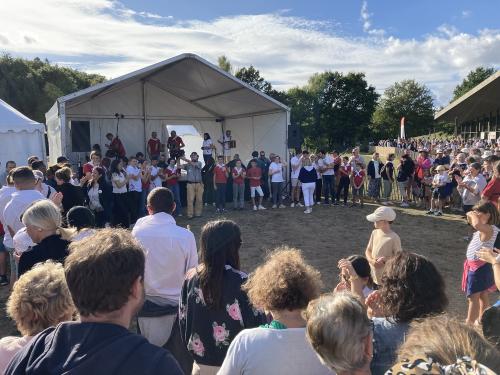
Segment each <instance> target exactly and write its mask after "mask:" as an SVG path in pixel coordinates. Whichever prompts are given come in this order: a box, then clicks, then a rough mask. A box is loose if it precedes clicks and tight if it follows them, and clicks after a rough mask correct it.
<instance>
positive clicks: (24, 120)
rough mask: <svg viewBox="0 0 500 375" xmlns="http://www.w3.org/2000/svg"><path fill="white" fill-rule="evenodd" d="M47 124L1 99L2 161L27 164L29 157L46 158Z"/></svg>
mask: <svg viewBox="0 0 500 375" xmlns="http://www.w3.org/2000/svg"><path fill="white" fill-rule="evenodd" d="M44 133H45V126H44V125H43V124H40V123H38V122H36V121H33V120H31V119H29V118H28V117H26V116H25V115H23V114H22V113H21V112H19V111H18V110H16V109H15V108H13V107H11V106H10V105H8V104H7V103H5V102H4V101H3V100H1V99H0V162H1V163H2V168H3V167H4V166H5V163H6V162H7V161H9V160H13V161H15V162H16V164H17V165H26V162H27V160H28V157H30V156H31V155H35V156H38V157H39V158H40V159H41V160H45V156H46V152H45V139H44Z"/></svg>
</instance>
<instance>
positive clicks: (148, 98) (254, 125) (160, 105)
mask: <svg viewBox="0 0 500 375" xmlns="http://www.w3.org/2000/svg"><path fill="white" fill-rule="evenodd" d="M115 114H120V115H121V114H123V119H121V120H120V122H119V126H118V134H119V137H120V139H121V140H122V142H123V144H124V146H125V149H126V151H127V155H132V154H135V153H136V152H138V151H141V152H144V151H145V145H146V142H147V140H148V139H149V137H150V135H151V132H153V131H156V132H157V133H158V135H159V136H160V137H161V140H162V142H163V143H166V137H167V126H170V127H175V128H176V129H178V128H179V126H181V125H188V126H189V127H190V128H191V129H192V128H193V127H194V128H196V130H197V131H198V132H199V133H200V134H203V133H205V132H207V133H209V134H210V135H211V137H212V139H214V141H215V140H216V139H219V138H220V137H221V134H222V132H223V131H225V130H226V129H229V130H231V132H232V136H233V139H234V140H236V149H235V150H233V151H232V152H233V155H234V153H239V154H240V155H241V158H242V159H243V160H247V159H249V158H250V154H251V152H252V151H253V150H265V151H266V152H267V154H269V153H270V152H274V153H278V154H280V155H281V156H282V157H285V158H286V153H287V130H288V124H289V108H288V107H286V106H285V105H283V104H281V103H280V102H278V101H276V100H274V99H273V98H271V97H269V96H267V95H265V94H263V93H261V92H259V91H258V90H256V89H254V88H253V87H251V86H249V85H247V84H246V83H244V82H242V81H240V80H238V79H237V78H235V77H234V76H232V75H230V74H228V73H226V72H225V71H223V70H221V69H220V68H218V67H217V66H215V65H213V64H211V63H209V62H208V61H206V60H204V59H202V58H200V57H199V56H197V55H193V54H183V55H179V56H176V57H173V58H171V59H168V60H165V61H162V62H160V63H157V64H154V65H151V66H148V67H146V68H143V69H140V70H137V71H135V72H132V73H129V74H126V75H124V76H121V77H118V78H115V79H112V80H110V81H106V82H104V83H101V84H98V85H95V86H92V87H89V88H87V89H85V90H81V91H78V92H76V93H73V94H69V95H66V96H63V97H61V98H59V99H58V100H57V101H56V103H55V104H54V106H53V107H52V108H51V109H50V110H49V112H47V113H46V119H47V127H48V139H49V154H50V159H51V162H55V159H56V158H57V157H58V156H60V155H65V156H67V157H68V158H69V159H70V160H71V161H72V162H76V161H78V160H82V161H83V158H84V155H85V154H88V152H89V151H90V149H91V146H92V145H94V144H99V145H100V146H101V148H102V150H103V152H104V151H105V150H106V148H105V144H106V143H108V141H107V140H106V138H105V136H106V134H107V133H113V134H116V133H117V120H116V117H115ZM82 143H83V144H82ZM215 143H216V144H217V145H218V143H217V142H215ZM200 148H201V143H200V144H199V147H198V148H197V149H196V150H186V151H187V152H188V151H197V152H198V153H199V154H201V149H200Z"/></svg>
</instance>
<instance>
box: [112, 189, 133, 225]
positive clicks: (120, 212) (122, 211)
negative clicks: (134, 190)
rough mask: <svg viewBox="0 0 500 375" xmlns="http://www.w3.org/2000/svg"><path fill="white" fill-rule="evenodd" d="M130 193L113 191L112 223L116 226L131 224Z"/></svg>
mask: <svg viewBox="0 0 500 375" xmlns="http://www.w3.org/2000/svg"><path fill="white" fill-rule="evenodd" d="M128 207H129V206H128V194H127V193H121V194H118V193H113V219H112V220H111V224H112V225H113V226H114V227H118V226H120V227H122V228H127V229H128V227H129V226H130V221H129V218H128V212H129V208H128Z"/></svg>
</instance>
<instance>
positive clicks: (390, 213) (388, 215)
mask: <svg viewBox="0 0 500 375" xmlns="http://www.w3.org/2000/svg"><path fill="white" fill-rule="evenodd" d="M395 219H396V212H395V211H394V210H393V209H392V208H390V207H379V208H377V209H376V210H375V211H374V212H373V213H371V214H370V215H367V216H366V220H368V221H371V222H372V223H374V222H376V221H381V220H385V221H394V220H395Z"/></svg>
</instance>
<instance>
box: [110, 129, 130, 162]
mask: <svg viewBox="0 0 500 375" xmlns="http://www.w3.org/2000/svg"><path fill="white" fill-rule="evenodd" d="M106 138H107V139H108V141H110V142H111V143H109V144H106V145H105V146H106V147H107V148H108V149H110V150H111V151H113V154H114V155H115V156H118V157H119V158H124V157H125V155H126V152H125V147H123V143H122V141H120V138H118V135H117V136H116V137H114V136H113V134H111V133H108V134H106Z"/></svg>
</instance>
